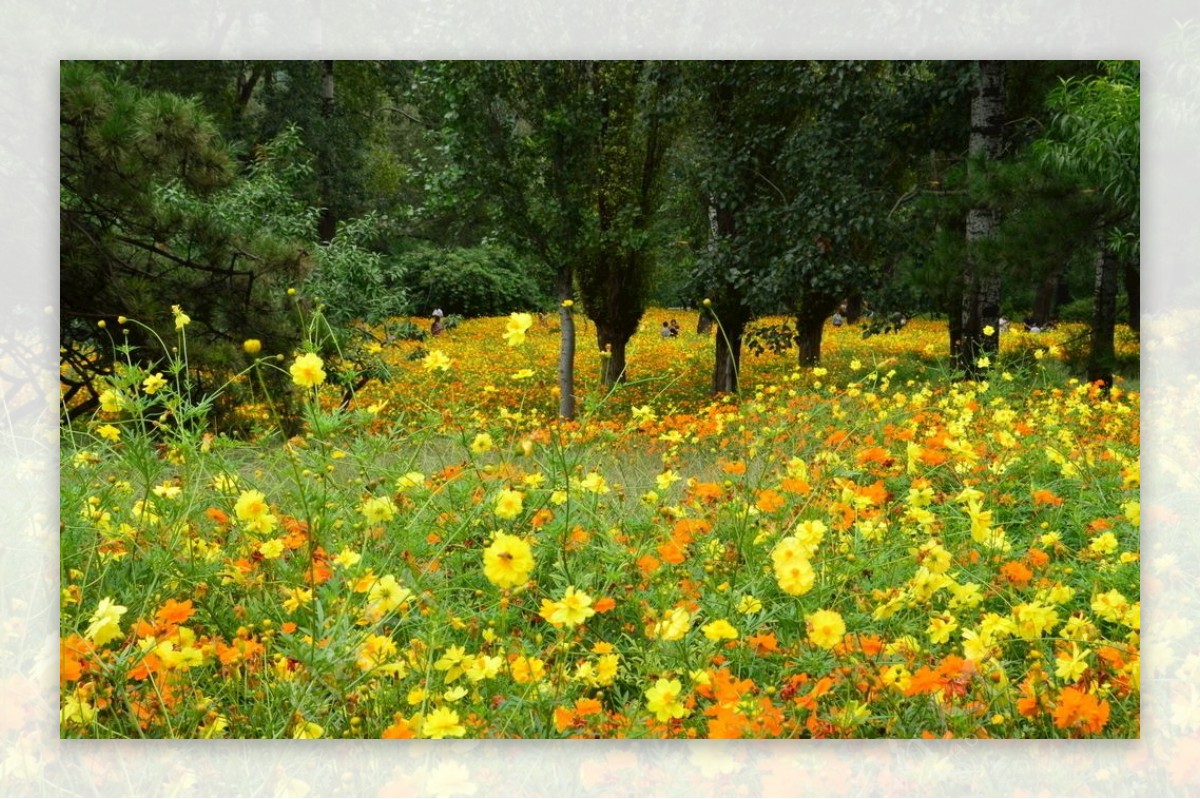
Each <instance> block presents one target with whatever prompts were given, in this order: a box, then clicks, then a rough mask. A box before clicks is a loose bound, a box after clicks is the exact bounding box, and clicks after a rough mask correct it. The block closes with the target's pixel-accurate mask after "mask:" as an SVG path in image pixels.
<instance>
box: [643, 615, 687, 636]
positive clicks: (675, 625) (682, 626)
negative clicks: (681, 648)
mask: <svg viewBox="0 0 1200 799" xmlns="http://www.w3.org/2000/svg"><path fill="white" fill-rule="evenodd" d="M691 624H692V616H691V614H690V613H688V612H687V611H686V610H684V609H683V608H672V609H671V610H668V611H667V612H666V613H664V614H663V616H662V618H661V619H659V620H658V621H656V622H654V623H653V624H651V625H650V627H649V628H648V629H647V630H646V636H647V637H649V638H657V639H659V640H661V641H678V640H679V639H680V638H683V636H685V635H687V631H688V628H690V627H691Z"/></svg>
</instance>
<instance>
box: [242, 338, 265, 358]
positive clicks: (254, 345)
mask: <svg viewBox="0 0 1200 799" xmlns="http://www.w3.org/2000/svg"><path fill="white" fill-rule="evenodd" d="M242 350H243V351H244V352H245V353H246V354H247V355H258V354H259V353H260V352H262V342H261V341H259V340H258V339H256V338H248V339H246V340H245V341H243V342H242Z"/></svg>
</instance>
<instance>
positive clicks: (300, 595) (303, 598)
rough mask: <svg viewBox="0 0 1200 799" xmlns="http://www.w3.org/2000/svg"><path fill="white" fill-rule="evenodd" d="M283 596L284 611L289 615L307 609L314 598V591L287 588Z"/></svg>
mask: <svg viewBox="0 0 1200 799" xmlns="http://www.w3.org/2000/svg"><path fill="white" fill-rule="evenodd" d="M283 595H284V597H285V599H284V600H283V609H284V610H286V611H287V612H288V613H295V612H296V611H297V610H299V609H300V608H303V607H307V606H308V603H309V602H312V598H313V593H312V591H310V590H309V589H307V588H287V589H285V590H284V592H283Z"/></svg>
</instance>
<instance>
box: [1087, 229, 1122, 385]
mask: <svg viewBox="0 0 1200 799" xmlns="http://www.w3.org/2000/svg"><path fill="white" fill-rule="evenodd" d="M1116 323H1117V259H1116V256H1115V255H1114V254H1113V251H1112V250H1111V249H1109V247H1108V245H1107V244H1105V243H1103V242H1101V244H1100V249H1099V250H1098V251H1097V253H1096V288H1095V294H1094V295H1093V303H1092V354H1091V358H1090V359H1089V360H1088V382H1089V383H1096V382H1099V383H1100V384H1101V386H1102V387H1103V388H1104V389H1105V390H1107V389H1109V388H1111V387H1112V380H1113V368H1114V367H1115V366H1116V360H1117V354H1116V346H1115V342H1114V332H1115V330H1116Z"/></svg>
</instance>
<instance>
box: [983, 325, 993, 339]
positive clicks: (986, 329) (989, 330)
mask: <svg viewBox="0 0 1200 799" xmlns="http://www.w3.org/2000/svg"><path fill="white" fill-rule="evenodd" d="M995 332H996V328H994V327H992V326H991V325H984V326H983V335H985V336H990V335H993V334H994V333H995Z"/></svg>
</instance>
